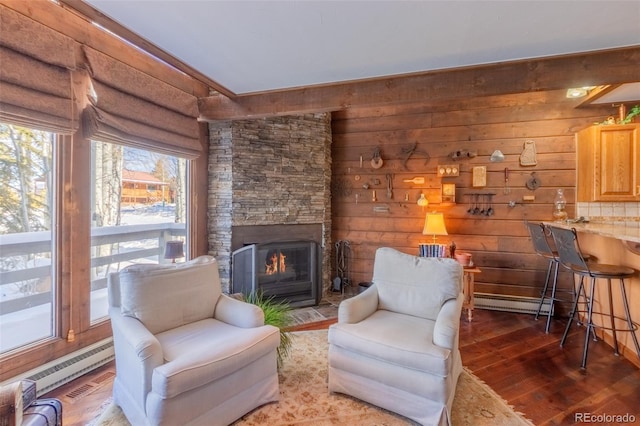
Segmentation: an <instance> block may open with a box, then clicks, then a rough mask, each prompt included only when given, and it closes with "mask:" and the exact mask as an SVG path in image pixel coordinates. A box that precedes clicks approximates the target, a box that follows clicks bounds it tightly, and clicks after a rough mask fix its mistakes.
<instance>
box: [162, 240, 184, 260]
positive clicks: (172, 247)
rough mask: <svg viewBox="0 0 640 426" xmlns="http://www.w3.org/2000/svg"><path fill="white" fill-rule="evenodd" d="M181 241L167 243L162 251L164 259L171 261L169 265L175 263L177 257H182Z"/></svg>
mask: <svg viewBox="0 0 640 426" xmlns="http://www.w3.org/2000/svg"><path fill="white" fill-rule="evenodd" d="M182 246H183V242H182V241H178V240H175V241H167V245H166V247H165V249H164V258H165V259H171V260H172V262H171V263H176V258H177V257H184V250H183V249H182Z"/></svg>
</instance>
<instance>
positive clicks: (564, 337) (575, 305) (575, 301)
mask: <svg viewBox="0 0 640 426" xmlns="http://www.w3.org/2000/svg"><path fill="white" fill-rule="evenodd" d="M583 287H584V277H582V276H580V284H579V285H578V291H577V292H576V297H574V299H573V306H572V307H571V312H570V313H569V321H567V326H566V327H565V329H564V334H563V335H562V339H561V340H560V347H562V346H564V342H565V340H567V336H568V335H569V329H570V328H571V323H572V322H573V317H574V316H575V315H576V311H577V309H578V300H579V299H580V294H581V293H582V292H583V290H584V289H583ZM585 298H586V294H585Z"/></svg>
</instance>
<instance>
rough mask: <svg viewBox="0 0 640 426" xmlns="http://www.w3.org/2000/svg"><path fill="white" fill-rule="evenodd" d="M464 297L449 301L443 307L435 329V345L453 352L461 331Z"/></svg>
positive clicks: (461, 295)
mask: <svg viewBox="0 0 640 426" xmlns="http://www.w3.org/2000/svg"><path fill="white" fill-rule="evenodd" d="M463 300H464V295H463V294H462V293H460V294H459V295H458V297H457V298H456V299H449V300H447V301H446V302H444V304H443V305H442V309H441V310H440V312H439V313H438V317H437V318H436V323H435V326H434V329H433V343H434V344H435V345H437V346H441V347H443V348H447V349H450V350H453V349H454V347H455V345H456V342H457V340H458V335H459V330H460V314H461V313H462V302H463Z"/></svg>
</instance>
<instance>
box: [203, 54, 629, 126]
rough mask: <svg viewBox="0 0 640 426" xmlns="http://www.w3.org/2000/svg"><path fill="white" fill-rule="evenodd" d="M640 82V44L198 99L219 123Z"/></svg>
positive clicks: (210, 118)
mask: <svg viewBox="0 0 640 426" xmlns="http://www.w3.org/2000/svg"><path fill="white" fill-rule="evenodd" d="M636 81H640V46H632V47H626V48H620V49H611V50H603V51H595V52H588V53H581V54H571V55H563V56H557V57H549V58H543V59H535V60H521V61H514V62H504V63H499V64H495V65H482V66H475V67H466V68H459V69H452V70H445V71H435V72H425V73H419V74H409V75H403V76H394V77H388V78H378V79H371V80H362V81H355V82H347V83H338V84H331V85H321V86H310V87H304V88H295V89H289V90H279V91H273V92H264V93H256V94H247V95H240V96H237V97H234V98H228V97H226V96H224V95H214V96H209V97H205V98H200V101H199V107H200V120H202V121H220V120H233V119H246V118H262V117H268V116H276V115H287V114H303V113H310V112H327V111H338V110H343V109H348V108H354V107H365V106H374V105H388V104H394V103H395V104H405V103H421V104H429V103H434V104H436V103H442V102H443V101H446V100H448V99H451V100H454V99H462V98H469V97H478V96H490V95H501V94H514V93H526V92H537V91H545V90H558V89H568V88H570V87H582V86H599V85H604V84H618V83H629V82H636Z"/></svg>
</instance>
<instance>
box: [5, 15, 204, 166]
mask: <svg viewBox="0 0 640 426" xmlns="http://www.w3.org/2000/svg"><path fill="white" fill-rule="evenodd" d="M0 28H1V30H0V63H1V64H2V66H1V67H0V120H2V121H4V122H8V123H13V124H18V125H22V126H27V127H29V126H30V127H33V128H36V129H40V130H46V131H53V132H56V133H61V134H72V133H74V132H75V131H76V130H77V129H78V123H79V122H80V119H82V123H84V124H86V126H87V127H86V128H85V129H83V130H84V136H85V137H87V138H92V139H96V140H103V141H105V142H114V143H120V144H126V145H129V146H138V147H141V148H145V149H150V150H155V151H161V152H165V153H171V154H172V155H178V156H181V157H186V158H195V157H197V156H198V155H199V154H200V153H201V152H202V146H201V143H200V126H199V124H198V120H197V117H198V115H199V113H198V103H197V98H196V97H195V96H193V95H192V94H190V93H186V92H184V91H183V90H181V89H178V88H176V87H174V86H171V85H170V84H167V83H165V82H163V81H161V80H159V79H157V78H155V77H152V76H150V75H148V74H146V73H144V72H142V71H140V70H138V69H136V68H134V67H132V66H130V65H127V64H125V63H123V62H120V61H118V60H116V59H114V58H112V57H110V56H107V55H105V54H103V53H100V52H98V51H97V50H94V49H92V48H90V47H88V46H84V45H83V46H82V49H80V48H79V46H80V43H78V42H76V41H75V40H74V39H72V38H70V37H67V36H65V35H64V34H61V33H59V32H57V31H55V30H53V29H51V28H49V27H47V26H45V25H42V24H40V23H39V22H37V21H34V20H33V19H31V18H29V17H27V16H25V15H22V14H20V13H18V12H16V11H14V10H12V9H11V8H8V7H7V6H4V5H0ZM126 48H130V47H129V46H126ZM77 55H78V57H76V56H77ZM165 66H166V65H164V64H163V63H161V62H158V67H165ZM167 70H169V68H167ZM169 72H172V71H169ZM176 72H177V71H176ZM87 92H88V93H87Z"/></svg>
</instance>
